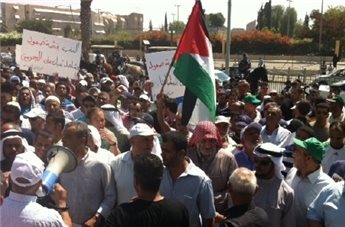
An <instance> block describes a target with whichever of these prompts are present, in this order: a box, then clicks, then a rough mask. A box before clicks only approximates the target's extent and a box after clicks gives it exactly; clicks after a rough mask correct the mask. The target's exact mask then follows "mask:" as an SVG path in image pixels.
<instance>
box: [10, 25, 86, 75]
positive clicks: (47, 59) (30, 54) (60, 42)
mask: <svg viewBox="0 0 345 227" xmlns="http://www.w3.org/2000/svg"><path fill="white" fill-rule="evenodd" d="M19 49H20V50H19V51H17V50H16V56H18V57H16V59H17V60H18V61H17V64H18V65H19V66H20V68H23V69H26V68H28V67H32V70H33V71H34V72H38V73H44V74H48V75H52V74H53V73H58V74H59V76H60V77H68V78H71V79H77V78H78V77H77V72H78V70H79V64H80V56H81V42H80V41H76V40H73V39H67V38H62V37H58V36H54V35H48V34H44V33H40V32H34V31H30V30H25V29H24V31H23V41H22V47H21V48H19ZM18 53H19V54H18Z"/></svg>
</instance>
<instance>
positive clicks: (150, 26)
mask: <svg viewBox="0 0 345 227" xmlns="http://www.w3.org/2000/svg"><path fill="white" fill-rule="evenodd" d="M149 30H150V31H152V30H153V28H152V21H151V20H150V23H149Z"/></svg>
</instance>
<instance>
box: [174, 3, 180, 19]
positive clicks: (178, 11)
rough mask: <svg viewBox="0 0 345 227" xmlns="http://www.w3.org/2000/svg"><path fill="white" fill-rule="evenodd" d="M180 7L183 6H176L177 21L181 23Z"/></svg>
mask: <svg viewBox="0 0 345 227" xmlns="http://www.w3.org/2000/svg"><path fill="white" fill-rule="evenodd" d="M180 6H181V5H175V7H176V11H177V14H176V15H177V21H180V15H179V13H180Z"/></svg>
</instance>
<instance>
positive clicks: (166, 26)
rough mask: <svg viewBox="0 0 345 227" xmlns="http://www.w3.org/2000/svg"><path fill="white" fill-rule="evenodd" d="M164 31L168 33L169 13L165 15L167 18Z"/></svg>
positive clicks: (165, 18)
mask: <svg viewBox="0 0 345 227" xmlns="http://www.w3.org/2000/svg"><path fill="white" fill-rule="evenodd" d="M164 31H165V32H167V31H168V16H167V13H165V17H164Z"/></svg>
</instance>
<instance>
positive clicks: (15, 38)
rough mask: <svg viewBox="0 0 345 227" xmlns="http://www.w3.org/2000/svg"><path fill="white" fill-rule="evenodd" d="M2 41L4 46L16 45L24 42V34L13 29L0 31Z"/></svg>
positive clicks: (0, 41) (0, 40)
mask: <svg viewBox="0 0 345 227" xmlns="http://www.w3.org/2000/svg"><path fill="white" fill-rule="evenodd" d="M0 43H1V45H2V46H15V45H16V44H21V43H22V34H20V33H18V32H16V31H13V32H10V33H0Z"/></svg>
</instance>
